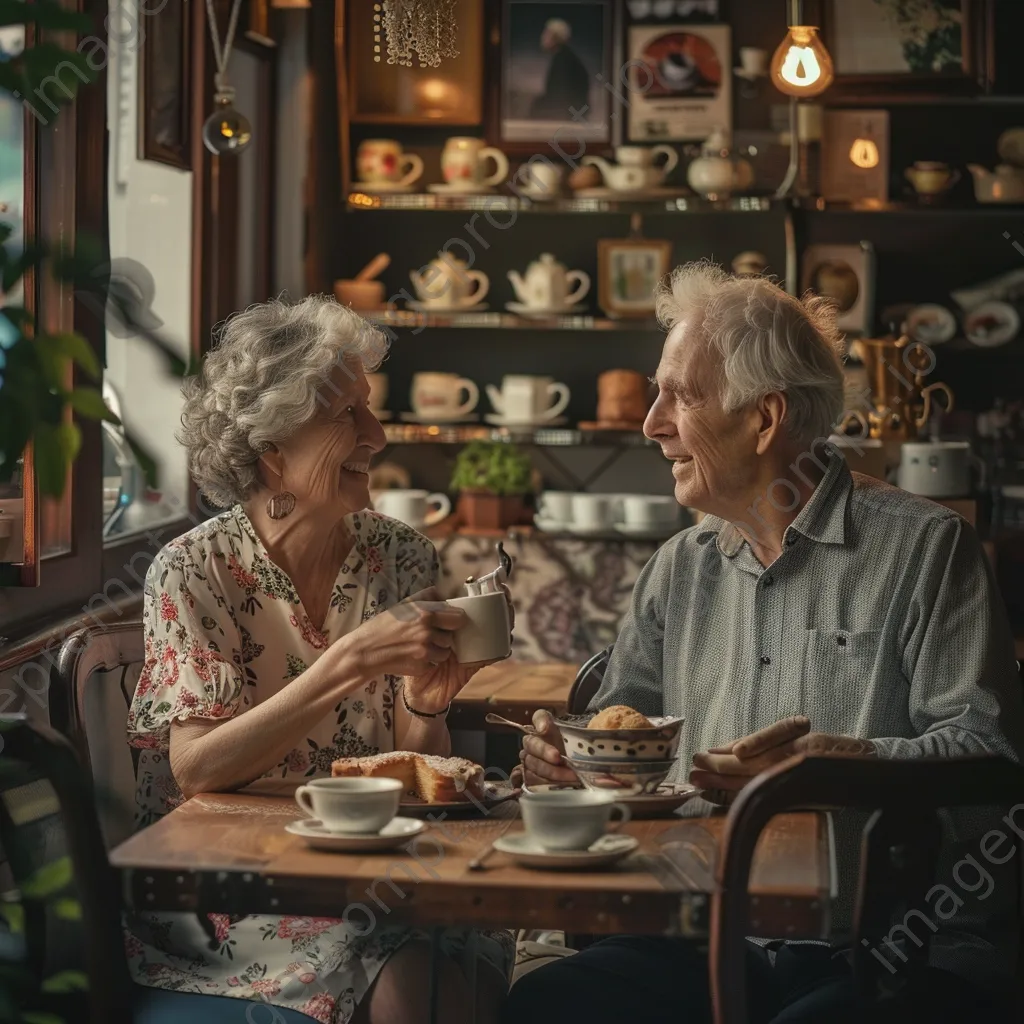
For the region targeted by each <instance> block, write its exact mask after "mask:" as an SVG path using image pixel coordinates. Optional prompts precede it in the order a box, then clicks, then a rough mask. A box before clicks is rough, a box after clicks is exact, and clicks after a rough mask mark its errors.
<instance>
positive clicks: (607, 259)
mask: <svg viewBox="0 0 1024 1024" xmlns="http://www.w3.org/2000/svg"><path fill="white" fill-rule="evenodd" d="M671 262H672V243H671V242H670V241H668V240H666V239H660V238H602V239H599V240H598V243H597V268H598V269H597V277H598V302H599V303H600V305H601V308H602V309H603V310H604V311H605V312H606V313H607V314H608V315H609V316H610V317H649V316H653V315H654V293H655V290H656V289H657V287H658V284H659V283H660V281H661V279H662V278H663V277H664V276H665V275H666V274H667V273H668V272H669V270H670V269H671V266H670V265H671Z"/></svg>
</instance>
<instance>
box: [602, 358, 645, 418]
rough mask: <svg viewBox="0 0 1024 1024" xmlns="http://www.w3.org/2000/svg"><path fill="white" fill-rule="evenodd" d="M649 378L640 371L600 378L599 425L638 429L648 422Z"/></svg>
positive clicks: (611, 372) (608, 373)
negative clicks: (606, 424) (645, 421)
mask: <svg viewBox="0 0 1024 1024" xmlns="http://www.w3.org/2000/svg"><path fill="white" fill-rule="evenodd" d="M649 404H650V403H649V402H648V401H647V378H646V377H645V376H644V375H643V374H642V373H637V371H636V370H605V372H604V373H602V374H601V375H600V376H599V377H598V378H597V420H598V422H599V423H608V424H621V425H623V426H631V427H638V426H640V425H641V424H643V422H644V420H645V419H646V418H647V410H648V408H649Z"/></svg>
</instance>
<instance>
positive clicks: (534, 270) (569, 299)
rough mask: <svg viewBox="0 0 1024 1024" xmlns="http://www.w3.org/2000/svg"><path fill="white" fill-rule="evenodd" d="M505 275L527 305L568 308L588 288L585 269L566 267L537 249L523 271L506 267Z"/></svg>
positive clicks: (581, 299)
mask: <svg viewBox="0 0 1024 1024" xmlns="http://www.w3.org/2000/svg"><path fill="white" fill-rule="evenodd" d="M508 279H509V280H510V281H511V282H512V288H513V290H514V291H515V293H516V298H517V299H518V300H519V302H521V303H522V304H523V305H524V306H529V307H530V308H531V309H542V310H561V309H572V307H573V306H575V305H576V303H578V302H582V301H583V300H584V299H585V298H586V296H587V293H588V292H589V291H590V275H589V274H588V273H587V272H586V271H584V270H568V269H566V266H565V264H564V263H560V262H559V261H558V260H556V259H555V257H554V256H552V255H551V253H549V252H545V253H541V255H540V257H539V258H538V259H535V260H534V261H533V262H532V263H531V264H530V265H529V266H528V267H527V268H526V273H525V275H524V274H520V273H519V271H518V270H510V271H509V272H508ZM573 286H575V287H573Z"/></svg>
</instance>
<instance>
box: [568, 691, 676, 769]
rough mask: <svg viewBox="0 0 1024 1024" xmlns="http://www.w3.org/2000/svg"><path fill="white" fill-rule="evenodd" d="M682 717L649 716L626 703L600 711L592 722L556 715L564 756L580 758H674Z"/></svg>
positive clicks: (620, 759)
mask: <svg viewBox="0 0 1024 1024" xmlns="http://www.w3.org/2000/svg"><path fill="white" fill-rule="evenodd" d="M683 721H684V720H683V719H682V718H665V717H657V718H648V717H647V716H646V715H643V714H641V713H640V712H639V711H636V710H635V709H633V708H631V707H627V706H626V705H624V704H617V705H615V706H614V707H610V708H605V709H604V710H602V711H599V712H598V713H597V714H596V715H594V716H593V718H591V719H590V721H589V722H586V721H585V720H575V721H569V720H566V719H556V720H555V725H557V726H558V731H559V732H560V733H561V735H562V743H563V744H564V745H565V756H566V757H567V758H570V759H571V760H577V761H627V762H628V761H673V760H675V757H676V754H677V753H678V751H679V739H680V737H681V736H682V728H683Z"/></svg>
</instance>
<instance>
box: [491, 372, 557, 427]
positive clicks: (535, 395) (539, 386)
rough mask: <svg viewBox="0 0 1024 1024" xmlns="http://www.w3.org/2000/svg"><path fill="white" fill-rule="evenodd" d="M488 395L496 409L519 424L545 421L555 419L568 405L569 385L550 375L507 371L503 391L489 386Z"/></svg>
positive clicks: (505, 417) (503, 379)
mask: <svg viewBox="0 0 1024 1024" xmlns="http://www.w3.org/2000/svg"><path fill="white" fill-rule="evenodd" d="M487 398H488V400H489V401H490V403H491V405H492V406H493V407H494V411H495V412H496V413H497V414H498V415H499V416H502V417H504V419H506V420H509V421H511V422H516V423H543V422H546V421H549V420H553V419H555V417H556V416H559V415H560V414H561V413H562V412H563V410H564V409H565V407H566V406H567V405H568V404H569V398H570V394H569V388H568V387H567V386H566V385H565V384H562V383H559V382H557V381H553V380H552V379H551V378H550V377H534V376H531V375H529V374H508V375H506V376H505V377H503V378H502V381H501V390H500V391H499V390H498V388H496V387H495V386H494V385H493V384H488V385H487Z"/></svg>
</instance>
